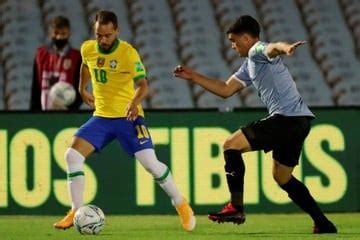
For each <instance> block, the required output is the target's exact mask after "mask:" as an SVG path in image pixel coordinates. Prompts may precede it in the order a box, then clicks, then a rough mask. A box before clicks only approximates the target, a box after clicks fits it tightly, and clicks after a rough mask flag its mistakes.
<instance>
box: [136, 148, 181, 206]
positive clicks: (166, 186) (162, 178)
mask: <svg viewBox="0 0 360 240" xmlns="http://www.w3.org/2000/svg"><path fill="white" fill-rule="evenodd" d="M135 157H136V158H137V159H138V160H139V161H140V163H141V165H142V166H143V167H144V168H145V169H146V171H148V172H149V173H150V174H151V175H153V177H154V179H155V181H156V182H157V183H159V185H160V187H161V188H162V189H163V190H164V191H165V192H166V193H167V195H168V196H169V197H170V198H171V200H172V202H173V204H174V205H179V204H180V203H182V202H183V196H182V195H181V193H180V192H179V190H178V188H177V187H176V184H175V181H174V179H173V177H172V175H171V173H170V169H169V168H168V167H167V166H166V165H165V164H164V163H162V162H160V161H159V160H158V159H157V157H156V155H155V151H154V149H144V150H141V151H139V152H136V153H135Z"/></svg>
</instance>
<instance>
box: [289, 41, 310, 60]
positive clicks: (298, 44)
mask: <svg viewBox="0 0 360 240" xmlns="http://www.w3.org/2000/svg"><path fill="white" fill-rule="evenodd" d="M305 43H306V41H298V42H296V43H293V44H291V45H289V47H288V49H287V51H286V55H288V56H292V55H293V54H294V53H295V49H296V48H297V47H299V46H301V45H304V44H305Z"/></svg>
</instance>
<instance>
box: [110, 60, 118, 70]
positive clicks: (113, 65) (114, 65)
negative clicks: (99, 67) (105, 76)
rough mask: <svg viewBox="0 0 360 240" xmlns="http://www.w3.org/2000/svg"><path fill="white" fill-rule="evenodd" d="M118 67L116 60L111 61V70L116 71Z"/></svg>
mask: <svg viewBox="0 0 360 240" xmlns="http://www.w3.org/2000/svg"><path fill="white" fill-rule="evenodd" d="M116 66H117V61H116V60H111V61H110V68H111V69H115V68H116Z"/></svg>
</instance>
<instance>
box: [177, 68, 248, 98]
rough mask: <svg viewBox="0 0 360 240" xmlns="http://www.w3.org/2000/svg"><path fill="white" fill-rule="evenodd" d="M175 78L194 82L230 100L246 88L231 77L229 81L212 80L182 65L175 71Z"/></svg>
mask: <svg viewBox="0 0 360 240" xmlns="http://www.w3.org/2000/svg"><path fill="white" fill-rule="evenodd" d="M174 76H175V77H179V78H182V79H185V80H188V81H192V82H194V83H196V84H198V85H200V86H201V87H203V88H205V89H206V90H208V91H209V92H211V93H213V94H215V95H217V96H219V97H222V98H228V97H230V96H232V95H233V94H234V93H236V92H238V91H240V90H241V89H243V88H244V86H243V85H242V84H241V83H240V82H239V81H237V80H236V79H235V78H233V77H230V78H229V79H228V80H227V81H222V80H218V79H211V78H208V77H206V76H204V75H202V74H200V73H198V72H196V71H194V70H192V69H190V68H188V67H185V66H181V65H179V66H177V67H176V68H175V69H174Z"/></svg>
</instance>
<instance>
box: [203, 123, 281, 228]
mask: <svg viewBox="0 0 360 240" xmlns="http://www.w3.org/2000/svg"><path fill="white" fill-rule="evenodd" d="M277 121H278V116H271V117H268V118H266V119H262V120H259V121H255V122H253V123H251V124H249V125H247V126H245V127H242V128H241V130H238V131H236V132H235V133H233V134H232V135H231V136H230V137H229V138H228V139H227V140H226V141H225V143H224V159H225V172H226V179H227V183H228V187H229V191H230V195H231V202H230V203H229V204H227V205H226V206H225V207H224V208H223V209H222V210H221V211H220V212H218V213H210V214H209V219H210V220H212V221H217V222H233V223H237V224H240V223H243V222H245V214H244V204H243V198H244V196H243V195H244V175H245V164H244V161H243V157H242V153H245V152H248V151H255V150H260V149H262V150H265V151H269V150H271V149H272V148H273V144H274V142H273V138H272V133H273V132H275V131H277V129H276V126H278V125H276V124H275V123H276V122H277Z"/></svg>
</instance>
